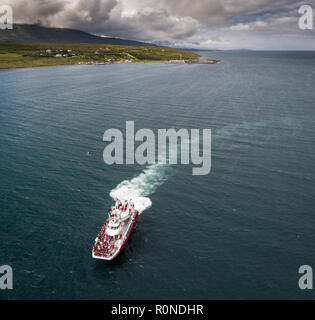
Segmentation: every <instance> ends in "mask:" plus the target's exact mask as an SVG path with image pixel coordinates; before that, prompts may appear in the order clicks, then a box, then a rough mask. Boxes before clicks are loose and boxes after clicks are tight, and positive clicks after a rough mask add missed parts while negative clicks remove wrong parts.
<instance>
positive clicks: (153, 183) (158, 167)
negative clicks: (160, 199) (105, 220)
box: [109, 163, 168, 213]
mask: <svg viewBox="0 0 315 320" xmlns="http://www.w3.org/2000/svg"><path fill="white" fill-rule="evenodd" d="M167 176H168V165H167V164H165V163H156V164H153V165H150V166H148V167H146V168H145V169H144V170H143V172H141V173H140V174H139V175H138V176H136V177H134V178H132V179H131V180H124V181H122V182H121V183H120V184H119V185H118V186H117V187H116V188H115V189H113V190H112V191H111V192H110V194H109V195H110V196H111V197H112V198H113V199H115V198H118V199H119V200H121V201H125V200H129V199H132V201H133V203H134V205H135V208H136V209H137V210H138V211H139V213H141V212H143V211H144V210H146V209H148V208H150V207H151V205H152V202H151V199H150V198H149V197H148V196H149V195H151V194H152V193H154V192H155V190H156V188H157V187H159V186H160V185H161V184H163V183H164V181H166V180H167Z"/></svg>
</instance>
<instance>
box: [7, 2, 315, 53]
mask: <svg viewBox="0 0 315 320" xmlns="http://www.w3.org/2000/svg"><path fill="white" fill-rule="evenodd" d="M6 2H7V3H8V4H9V5H11V6H12V7H13V10H14V19H15V22H20V23H21V22H23V23H34V22H36V21H37V20H41V21H42V23H43V24H45V25H49V26H56V27H71V28H77V29H81V30H85V31H88V32H91V33H94V34H99V35H105V36H115V37H122V38H130V39H135V40H142V41H151V42H158V41H162V42H164V43H167V42H169V43H172V45H181V46H190V45H191V46H194V47H209V48H214V47H216V48H222V49H224V48H231V49H232V48H245V47H246V48H252V49H255V48H256V49H281V48H282V49H290V48H292V49H293V48H294V49H296V48H301V49H311V48H313V49H315V41H314V37H315V32H314V34H311V33H310V32H303V31H301V30H299V29H298V27H297V25H298V19H299V14H298V8H299V6H301V5H302V4H305V3H304V1H299V0H277V1H274V0H251V1H248V0H194V1H191V0H7V1H6ZM308 2H309V4H311V5H312V4H313V5H314V8H315V0H311V1H310V0H308ZM312 37H313V38H312Z"/></svg>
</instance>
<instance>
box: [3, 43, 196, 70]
mask: <svg viewBox="0 0 315 320" xmlns="http://www.w3.org/2000/svg"><path fill="white" fill-rule="evenodd" d="M198 57H199V55H198V54H196V53H193V52H186V51H181V50H176V49H171V48H162V47H155V46H152V47H141V46H118V45H102V44H79V43H29V42H0V69H12V68H27V67H40V66H56V65H70V64H77V63H91V64H96V63H115V62H116V63H117V62H122V63H131V62H154V61H169V60H182V59H185V60H192V59H197V58H198Z"/></svg>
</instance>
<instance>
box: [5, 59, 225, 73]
mask: <svg viewBox="0 0 315 320" xmlns="http://www.w3.org/2000/svg"><path fill="white" fill-rule="evenodd" d="M201 58H204V57H201ZM205 59H208V60H209V61H208V62H183V61H182V60H171V61H170V60H156V61H132V62H125V61H115V62H112V63H105V62H104V63H101V62H76V63H69V64H66V63H61V64H54V65H34V66H13V67H11V68H0V72H1V71H5V70H18V69H33V68H50V67H62V66H109V65H116V64H170V65H196V64H199V65H201V64H217V63H220V62H222V60H218V59H211V58H205ZM187 61H189V60H187Z"/></svg>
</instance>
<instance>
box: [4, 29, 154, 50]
mask: <svg viewBox="0 0 315 320" xmlns="http://www.w3.org/2000/svg"><path fill="white" fill-rule="evenodd" d="M0 41H13V42H65V43H91V44H112V45H128V46H155V45H154V44H151V43H146V42H141V41H135V40H128V39H120V38H110V37H99V36H96V35H93V34H91V33H88V32H85V31H81V30H77V29H70V28H50V27H46V26H41V25H39V24H14V25H13V29H12V30H10V29H6V30H0Z"/></svg>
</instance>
